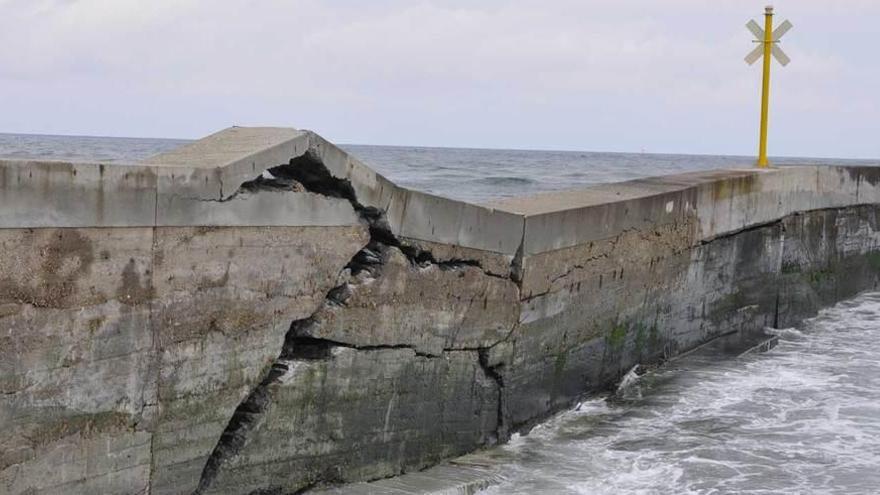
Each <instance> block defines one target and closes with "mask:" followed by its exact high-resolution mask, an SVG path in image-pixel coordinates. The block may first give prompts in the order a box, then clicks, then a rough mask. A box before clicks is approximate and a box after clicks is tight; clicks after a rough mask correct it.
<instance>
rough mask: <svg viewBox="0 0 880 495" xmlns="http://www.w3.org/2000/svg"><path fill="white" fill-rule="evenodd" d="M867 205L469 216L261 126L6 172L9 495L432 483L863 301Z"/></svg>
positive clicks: (740, 188)
mask: <svg viewBox="0 0 880 495" xmlns="http://www.w3.org/2000/svg"><path fill="white" fill-rule="evenodd" d="M878 212H880V169H878V168H872V167H830V166H829V167H825V166H798V167H785V168H777V169H769V170H752V169H749V170H718V171H711V172H697V173H687V174H679V175H673V176H665V177H655V178H649V179H641V180H635V181H629V182H624V183H618V184H605V185H601V186H596V187H591V188H587V189H583V190H579V191H567V192H562V193H558V192H557V193H552V194H541V195H536V196H531V197H524V198H514V199H510V200H505V201H501V202H496V203H493V204H489V205H474V204H468V203H463V202H458V201H454V200H450V199H446V198H441V197H437V196H432V195H429V194H425V193H421V192H418V191H411V190H408V189H405V188H401V187H399V186H396V185H395V184H393V183H392V182H390V181H389V180H387V179H386V178H384V177H382V176H381V175H380V174H378V173H376V172H375V171H373V170H372V169H370V168H369V167H367V166H366V165H365V164H363V163H362V162H360V161H359V160H357V159H356V158H354V157H352V156H351V155H349V154H347V153H346V152H344V151H342V150H341V149H339V148H338V147H336V146H335V145H333V144H332V143H329V142H327V141H326V140H324V139H323V138H321V137H320V136H317V135H316V134H314V133H312V132H310V131H300V130H294V129H278V128H254V129H249V128H232V129H227V130H225V131H221V132H219V133H217V134H214V135H212V136H209V137H208V138H205V139H204V140H201V141H197V142H195V143H193V144H190V145H188V146H185V147H182V148H180V149H178V150H174V151H171V152H169V153H165V154H162V155H158V156H156V157H153V158H151V159H148V160H146V161H144V162H142V163H137V164H132V165H104V164H88V163H64V162H34V161H0V248H2V249H0V330H2V332H0V421H2V424H3V425H4V429H3V431H2V432H0V492H3V493H95V492H103V493H130V492H132V491H135V492H145V493H154V494H159V493H163V494H164V493H168V494H177V493H193V492H195V493H251V492H254V491H262V492H266V493H272V492H273V490H274V491H277V492H296V491H297V490H303V489H309V488H312V487H320V486H324V485H333V484H337V483H347V482H357V481H365V480H373V479H380V478H386V477H389V476H394V475H397V474H400V473H404V472H410V471H413V470H420V469H423V468H427V467H429V466H432V465H435V464H437V463H439V462H441V461H443V460H444V459H449V458H452V457H456V456H460V455H462V454H466V453H467V452H471V451H474V450H475V449H479V448H481V447H484V446H489V445H493V444H495V443H497V442H502V441H505V440H506V439H507V438H508V437H509V435H510V434H511V433H512V432H515V431H524V430H527V429H528V428H530V427H531V426H532V425H534V424H535V423H536V422H538V421H540V420H542V419H543V418H545V417H546V416H547V415H549V414H551V413H553V412H554V411H558V410H560V409H561V408H564V407H567V406H568V405H570V404H571V403H573V402H574V401H576V400H578V398H580V397H581V396H583V394H585V393H589V392H594V391H597V390H601V389H603V388H605V387H607V386H609V385H610V384H613V383H614V382H615V381H616V380H617V379H619V377H620V376H621V375H622V374H623V373H625V372H626V370H628V369H630V368H631V367H632V366H633V365H634V364H652V363H658V362H662V361H663V360H665V359H668V358H670V357H673V356H675V355H677V354H680V353H682V352H685V351H687V350H689V349H692V348H694V347H696V346H698V345H701V344H702V343H705V342H707V341H709V340H711V339H713V338H715V337H717V336H720V335H724V334H726V333H729V332H730V331H735V330H752V329H756V328H757V329H760V328H763V327H764V326H783V325H786V326H787V325H792V324H796V323H797V322H798V321H800V319H802V318H803V317H805V316H808V315H810V314H813V313H814V312H815V311H816V310H817V309H818V308H820V307H822V306H824V305H827V304H830V303H832V302H834V301H837V300H839V299H841V298H845V297H849V296H851V295H854V294H855V293H856V292H858V291H860V290H865V289H869V288H873V287H875V286H876V283H877V280H878V274H880V261H878V260H880V223H878ZM440 471H442V469H441V470H440ZM429 473H430V472H429ZM419 480H420V481H418V480H417V481H416V482H415V484H414V485H412V486H418V483H427V484H431V483H433V481H431V480H432V478H431V475H430V474H428V473H426V474H425V476H424V477H422V478H419ZM465 481H466V482H467V483H466V484H467V486H478V485H479V483H478V482H477V481H476V480H470V479H468V480H465ZM395 483H396V482H390V484H389V483H386V484H385V485H382V486H384V487H385V488H387V489H389V490H395V489H402V488H401V487H405V486H408V485H407V483H409V482H408V481H403V480H401V481H400V482H399V483H397V484H395ZM360 488H363V486H360ZM358 489H359V488H358Z"/></svg>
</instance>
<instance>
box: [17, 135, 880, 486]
mask: <svg viewBox="0 0 880 495" xmlns="http://www.w3.org/2000/svg"><path fill="white" fill-rule="evenodd" d="M186 143H187V141H186V140H175V139H140V138H105V137H81V136H41V135H21V134H0V158H6V159H41V160H65V161H88V162H103V163H121V164H126V163H135V162H137V161H138V160H140V159H142V158H145V157H147V156H150V155H152V154H155V153H160V152H163V151H167V150H170V149H173V148H175V147H177V146H180V145H183V144H186ZM342 147H343V148H344V149H346V150H347V151H349V152H350V153H352V154H354V155H355V156H357V157H359V158H360V159H361V160H363V161H364V162H365V163H367V164H368V165H370V166H371V167H373V168H374V169H375V170H377V171H379V172H380V173H382V174H383V175H385V176H386V177H388V178H389V179H391V180H393V181H395V182H396V183H398V184H400V185H403V186H406V187H410V188H413V189H418V190H422V191H427V192H430V193H433V194H437V195H441V196H447V197H451V198H455V199H460V200H465V201H471V202H476V203H482V202H488V201H491V200H495V199H500V198H505V197H511V196H518V195H525V194H534V193H539V192H546V191H558V190H563V189H573V188H579V187H585V186H588V185H592V184H598V183H607V182H616V181H622V180H629V179H635V178H639V177H647V176H654V175H664V174H672V173H680V172H686V171H693V170H708V169H717V168H739V167H748V166H750V165H751V164H752V163H753V160H754V158H751V157H743V156H711V155H670V154H646V153H603V152H592V151H540V150H499V149H464V148H428V147H409V146H372V145H370V146H367V145H344V146H342ZM771 161H772V162H773V163H774V164H775V165H779V166H786V165H792V164H842V165H869V166H880V160H873V161H871V160H843V159H828V158H822V159H817V158H791V157H786V158H782V157H779V158H771ZM773 332H775V333H776V334H777V336H778V338H779V342H778V345H776V347H774V348H773V349H771V350H769V351H767V352H752V353H747V354H744V355H739V354H730V353H721V352H697V353H694V354H691V355H689V356H687V357H684V358H682V359H679V360H676V361H673V362H672V363H670V364H668V365H666V366H664V367H662V368H660V369H657V370H653V371H650V372H649V373H647V374H646V375H643V376H642V377H641V378H639V379H638V380H637V381H636V382H635V383H634V384H633V385H632V386H630V387H629V388H627V389H626V390H625V391H623V392H622V393H619V394H618V393H615V394H609V395H605V396H596V397H592V398H590V399H588V400H585V401H584V402H582V403H581V404H579V405H578V406H577V407H575V408H573V409H572V410H569V411H565V412H563V413H561V414H558V415H557V416H555V417H553V418H551V419H550V420H549V421H547V422H546V423H544V424H542V425H540V426H538V427H536V428H534V429H533V430H532V431H531V432H529V433H528V434H527V435H515V436H514V438H513V439H512V440H511V442H510V443H508V444H505V445H502V446H499V447H495V448H493V449H491V450H490V451H489V452H487V453H486V455H488V456H490V457H492V458H494V459H495V460H496V461H498V462H500V464H501V466H502V468H501V477H500V483H499V484H498V485H495V486H493V487H491V488H488V489H487V490H485V491H484V494H485V495H517V494H521V495H542V494H548V495H550V494H584V495H588V494H589V495H592V494H645V495H648V494H651V495H653V494H658V495H659V494H705V495H714V494H740V493H744V494H880V293H864V294H861V295H859V296H857V297H855V298H853V299H851V300H848V301H844V302H841V303H840V304H838V305H836V306H834V307H832V308H828V309H826V310H824V311H822V312H821V313H820V314H819V316H817V317H815V318H813V319H810V320H808V321H806V322H805V323H804V324H803V325H801V326H799V327H798V328H788V329H782V330H774V331H773Z"/></svg>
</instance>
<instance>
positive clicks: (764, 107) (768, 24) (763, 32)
mask: <svg viewBox="0 0 880 495" xmlns="http://www.w3.org/2000/svg"><path fill="white" fill-rule="evenodd" d="M746 28H748V30H749V31H751V32H752V34H754V35H755V38H757V39H756V40H755V43H760V45H759V46H758V47H757V48H755V49H754V50H752V52H751V53H749V54H748V55H747V56H746V63H748V64H749V65H752V64H754V63H755V62H757V61H758V59H759V58H761V57H764V75H763V80H762V85H761V137H760V144H759V145H758V166H759V167H761V168H765V167H767V166H768V162H767V126H768V120H769V113H770V57H771V55H772V56H773V58H775V59H776V60H777V61H779V63H780V64H782V66H783V67H785V66H786V65H788V63H789V62H791V59H790V58H788V56H787V55H786V54H785V52H783V51H782V49H781V48H779V46H777V44H778V43H779V38H781V37H782V35H784V34H785V33H787V32H788V30H789V29H791V28H792V24H791V23H790V22H788V21H785V22H783V23H782V24H780V25H779V27H778V28H776V30H775V31H774V30H773V7H772V6H767V7H766V8H765V9H764V29H761V26H759V25H758V23H757V22H755V21H749V23H748V24H746Z"/></svg>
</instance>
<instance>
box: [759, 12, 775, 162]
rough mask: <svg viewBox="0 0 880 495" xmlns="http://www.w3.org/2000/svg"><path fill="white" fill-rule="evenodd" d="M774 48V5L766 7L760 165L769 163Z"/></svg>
mask: <svg viewBox="0 0 880 495" xmlns="http://www.w3.org/2000/svg"><path fill="white" fill-rule="evenodd" d="M772 48H773V7H772V6H767V7H766V8H765V9H764V78H763V85H762V90H761V143H760V146H759V149H758V167H761V168H766V167H767V166H768V163H767V120H768V114H769V113H770V56H771V55H770V50H771V49H772Z"/></svg>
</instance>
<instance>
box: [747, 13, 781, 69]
mask: <svg viewBox="0 0 880 495" xmlns="http://www.w3.org/2000/svg"><path fill="white" fill-rule="evenodd" d="M746 27H747V28H748V29H749V31H751V32H752V34H754V35H755V37H756V38H758V39H757V40H755V43H759V45H758V46H757V47H755V49H754V50H752V52H751V53H749V54H748V55H746V63H747V64H749V65H752V64H754V63H755V62H757V61H758V60H760V58H761V56H763V55H764V30H763V29H761V26H759V25H758V23H757V22H755V21H749V23H748V24H746ZM791 28H792V24H791V23H790V22H788V21H785V22H783V23H782V24H780V25H779V27H777V28H776V29H774V30H773V34H772V37H773V42H772V43H773V46H771V48H770V53H772V54H773V58H775V59H776V60H778V61H779V63H780V64H782V66H783V67H784V66H786V65H788V63H789V62H791V59H790V58H788V55H786V54H785V52H783V51H782V48H779V45H777V43H779V38H782V35H784V34H785V33H787V32H788V30H789V29H791Z"/></svg>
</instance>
